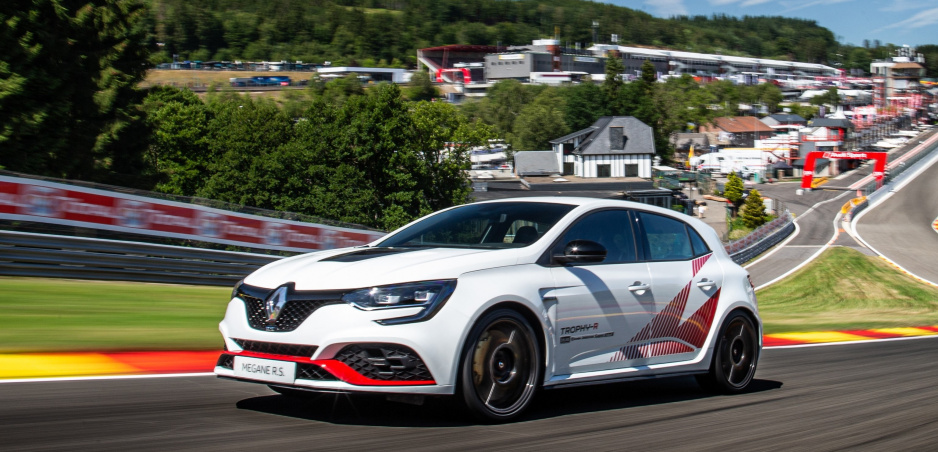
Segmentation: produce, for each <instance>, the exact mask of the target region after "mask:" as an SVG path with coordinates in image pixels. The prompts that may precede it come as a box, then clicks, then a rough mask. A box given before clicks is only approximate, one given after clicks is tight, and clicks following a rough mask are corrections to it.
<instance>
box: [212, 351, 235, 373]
mask: <svg viewBox="0 0 938 452" xmlns="http://www.w3.org/2000/svg"><path fill="white" fill-rule="evenodd" d="M215 367H224V368H225V369H234V356H232V355H229V354H226V353H222V355H221V356H219V357H218V362H216V363H215Z"/></svg>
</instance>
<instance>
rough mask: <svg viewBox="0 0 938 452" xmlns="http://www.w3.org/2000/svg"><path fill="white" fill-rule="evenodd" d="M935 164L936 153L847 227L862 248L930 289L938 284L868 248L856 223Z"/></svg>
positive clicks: (868, 245) (937, 159)
mask: <svg viewBox="0 0 938 452" xmlns="http://www.w3.org/2000/svg"><path fill="white" fill-rule="evenodd" d="M935 136H938V135H935ZM935 162H938V153H936V156H935V157H931V161H929V162H927V163H925V164H924V165H922V167H921V168H919V169H917V170H915V172H914V173H911V174H910V175H909V176H906V177H905V178H904V179H903V180H902V183H900V184H898V185H896V186H895V187H892V188H890V189H889V193H886V194H885V195H883V196H881V197H880V198H879V199H877V200H876V203H875V204H871V205H869V206H867V208H865V209H863V211H862V212H860V214H859V215H857V216H856V217H854V218H853V219H852V220H851V221H850V225H849V229H850V230H851V231H852V232H853V233H852V234H850V235H851V236H853V238H854V239H856V240H857V241H859V242H860V243H862V244H863V246H865V247H867V248H869V250H870V251H872V252H874V253H876V255H877V256H879V257H880V258H882V259H883V260H885V261H886V262H888V263H889V264H890V265H892V266H894V267H896V268H898V269H899V270H901V271H902V272H903V273H905V274H907V275H909V276H911V277H912V278H915V279H917V280H919V281H921V282H923V283H925V284H928V285H930V286H932V287H938V284H936V283H935V282H934V281H929V280H927V279H925V278H922V277H921V276H918V275H916V274H915V273H912V272H910V271H908V270H907V269H906V268H905V267H903V266H901V265H899V264H898V263H896V262H895V261H893V260H892V259H890V258H888V257H886V255H884V254H883V253H880V252H879V251H878V250H877V249H876V248H873V247H872V246H870V244H869V243H867V242H866V240H863V237H861V236H860V234H859V233H858V232H857V222H858V221H860V218H863V216H864V215H866V213H867V212H869V211H871V210H873V209H874V208H876V207H877V206H879V205H880V204H882V203H883V202H885V201H886V200H887V199H889V198H891V197H892V196H893V195H895V194H896V193H897V192H898V191H899V190H902V189H903V188H905V186H906V185H908V184H909V183H911V182H912V181H913V180H915V179H916V178H917V177H918V176H920V175H921V174H922V173H924V172H925V171H926V170H927V169H928V168H931V166H932V165H934V164H935ZM935 221H938V218H936V219H935ZM934 224H935V222H934V221H933V222H932V224H931V226H934ZM935 232H938V230H936V231H935Z"/></svg>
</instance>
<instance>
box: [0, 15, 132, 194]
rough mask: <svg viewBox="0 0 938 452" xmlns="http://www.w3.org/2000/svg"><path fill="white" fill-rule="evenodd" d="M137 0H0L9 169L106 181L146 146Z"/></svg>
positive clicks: (1, 150) (0, 106)
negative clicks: (139, 85) (136, 125)
mask: <svg viewBox="0 0 938 452" xmlns="http://www.w3.org/2000/svg"><path fill="white" fill-rule="evenodd" d="M145 14H146V10H145V5H144V3H143V2H140V1H137V0H35V1H22V0H19V1H7V2H3V3H2V4H0V23H3V24H4V26H3V27H2V28H0V48H3V49H4V50H3V52H4V54H3V57H2V60H0V80H2V83H0V161H3V162H4V164H5V165H6V166H7V168H8V169H10V170H14V171H23V172H29V173H36V174H43V175H48V176H54V177H65V178H75V179H89V180H99V181H108V180H109V177H110V174H111V172H112V171H113V170H114V166H113V165H114V163H115V161H124V162H126V163H124V164H123V165H124V166H126V167H128V168H129V167H133V166H134V164H133V163H132V162H133V161H136V160H139V159H140V156H141V155H142V152H143V148H144V146H143V145H142V144H141V143H140V142H139V141H137V138H139V136H140V134H139V133H138V132H139V130H138V129H136V128H134V127H133V124H134V123H137V122H140V121H142V117H141V114H140V111H139V109H138V108H137V105H138V104H139V102H140V101H141V98H142V96H140V95H139V93H138V92H137V91H136V90H135V85H136V84H137V82H139V81H140V80H141V79H142V78H143V75H144V73H145V71H146V69H147V61H148V57H149V49H148V46H147V41H146V29H145V28H144V19H145V17H146V16H145Z"/></svg>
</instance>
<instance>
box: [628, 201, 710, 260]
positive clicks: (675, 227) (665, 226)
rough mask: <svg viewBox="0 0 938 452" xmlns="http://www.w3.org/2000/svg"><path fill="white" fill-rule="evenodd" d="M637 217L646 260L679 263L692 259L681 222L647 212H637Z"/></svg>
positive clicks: (686, 234)
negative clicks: (640, 225) (641, 232)
mask: <svg viewBox="0 0 938 452" xmlns="http://www.w3.org/2000/svg"><path fill="white" fill-rule="evenodd" d="M638 215H639V222H640V223H641V224H642V229H643V231H644V234H643V236H642V238H643V241H644V245H645V254H646V256H645V257H646V258H647V259H648V260H652V261H681V260H688V259H692V258H693V257H694V255H695V253H694V248H693V246H692V245H691V239H690V236H689V235H688V233H687V231H688V228H687V226H686V225H685V224H684V222H683V221H679V220H675V219H673V218H670V217H666V216H663V215H656V214H653V213H648V212H638ZM695 234H696V232H695ZM697 238H698V239H699V238H700V237H699V236H698V237H697Z"/></svg>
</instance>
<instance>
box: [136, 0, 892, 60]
mask: <svg viewBox="0 0 938 452" xmlns="http://www.w3.org/2000/svg"><path fill="white" fill-rule="evenodd" d="M151 15H152V20H151V31H152V32H153V33H154V35H155V37H156V40H157V42H159V43H161V44H162V46H161V49H162V51H161V52H160V53H159V55H158V57H157V60H158V61H157V62H167V61H172V56H173V55H177V59H179V60H201V61H209V60H228V61H234V60H251V61H279V60H287V61H296V60H299V61H305V62H322V61H331V62H332V63H333V64H334V65H336V64H338V65H379V66H380V65H386V66H399V67H414V66H415V64H416V49H418V48H424V47H431V46H437V45H445V44H472V45H499V44H500V45H522V44H526V43H530V42H531V40H533V39H540V38H543V37H548V36H553V35H555V34H556V35H558V36H559V37H560V39H561V41H562V42H564V43H566V44H569V45H570V46H571V47H572V46H574V45H576V44H580V45H581V46H588V45H590V44H591V43H592V42H593V41H594V31H595V36H596V41H598V42H609V40H610V37H611V35H612V34H616V35H618V36H619V42H620V43H623V44H627V45H642V46H659V47H668V48H673V49H681V50H689V51H696V52H706V53H715V52H719V53H723V54H727V55H749V56H755V57H764V58H777V59H791V60H795V61H803V62H818V63H825V62H827V61H828V56H829V55H834V54H836V53H841V54H844V52H842V51H840V50H838V49H839V44H838V43H837V41H836V39H835V38H834V35H833V33H832V32H831V31H830V30H827V29H826V28H823V27H820V26H819V25H817V23H816V22H814V21H809V20H802V19H790V18H782V17H743V18H741V19H738V18H733V17H727V16H714V17H700V16H695V17H679V18H674V19H658V18H655V17H652V16H651V15H649V14H647V13H644V12H641V11H636V10H633V9H629V8H624V7H619V6H614V5H609V4H604V3H598V2H591V1H584V0H517V1H505V0H312V1H304V2H297V1H293V0H268V1H264V2H258V1H254V0H210V1H205V2H198V3H193V2H188V1H187V0H153V4H152V8H151ZM594 21H596V22H598V26H597V27H596V29H595V30H594V28H593V22H594ZM874 56H875V55H874ZM851 64H853V63H852V62H851V61H847V62H845V64H844V66H845V67H850V66H851ZM862 64H866V65H867V68H868V61H866V62H865V63H863V62H861V63H860V64H859V66H860V67H862Z"/></svg>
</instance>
